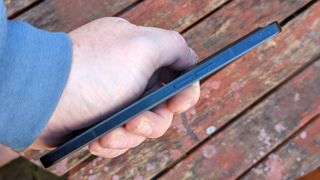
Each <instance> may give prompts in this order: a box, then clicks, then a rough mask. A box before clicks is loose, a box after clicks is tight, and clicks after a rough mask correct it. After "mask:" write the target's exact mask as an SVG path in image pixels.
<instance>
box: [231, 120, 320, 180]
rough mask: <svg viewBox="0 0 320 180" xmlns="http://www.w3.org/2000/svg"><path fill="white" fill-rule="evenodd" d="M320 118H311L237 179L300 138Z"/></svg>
mask: <svg viewBox="0 0 320 180" xmlns="http://www.w3.org/2000/svg"><path fill="white" fill-rule="evenodd" d="M319 117H320V114H317V115H315V116H313V117H311V120H310V121H308V122H307V123H306V124H304V125H303V126H301V127H300V128H299V129H297V130H296V131H295V132H292V133H291V134H290V135H289V136H288V137H287V138H286V139H284V141H283V142H281V143H279V144H278V145H277V146H275V147H274V148H273V149H271V151H269V152H268V153H266V154H265V155H264V156H263V157H262V158H261V159H259V160H258V161H257V162H256V163H254V164H252V165H251V166H250V167H249V168H248V169H246V170H245V171H244V172H242V173H241V174H240V175H239V176H238V177H237V178H236V179H241V178H243V177H245V176H246V175H247V174H248V173H249V172H250V170H251V169H252V168H254V167H256V166H257V165H259V164H260V163H262V162H263V161H265V160H266V159H268V157H269V156H270V155H271V154H272V153H273V152H274V151H277V150H279V149H281V147H283V146H284V145H285V144H287V143H288V142H290V140H292V139H293V138H294V137H296V136H298V134H300V133H301V132H302V131H303V130H304V129H306V128H307V127H308V126H309V125H310V124H312V123H313V122H314V121H316V120H317V119H318V118H319Z"/></svg>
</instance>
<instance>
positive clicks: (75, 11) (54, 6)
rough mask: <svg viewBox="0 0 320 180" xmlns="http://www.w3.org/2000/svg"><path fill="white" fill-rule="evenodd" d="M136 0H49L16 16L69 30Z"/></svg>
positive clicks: (53, 28)
mask: <svg viewBox="0 0 320 180" xmlns="http://www.w3.org/2000/svg"><path fill="white" fill-rule="evenodd" d="M136 1H137V0H108V1H106V0H94V1H85V0H50V1H45V2H43V3H41V4H40V5H38V6H36V7H35V8H33V9H31V10H30V11H27V12H26V13H24V14H22V15H21V16H19V17H18V19H20V20H24V21H27V22H29V23H31V24H32V25H34V26H36V27H39V28H42V29H46V30H50V31H64V32H69V31H71V30H73V29H75V28H77V27H79V26H81V25H83V24H85V23H88V22H90V21H92V20H94V19H97V18H100V17H105V16H113V15H115V14H116V13H118V12H119V11H121V10H122V9H124V8H126V7H128V6H129V5H131V4H132V3H134V2H136Z"/></svg>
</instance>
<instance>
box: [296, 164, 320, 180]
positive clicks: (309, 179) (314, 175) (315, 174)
mask: <svg viewBox="0 0 320 180" xmlns="http://www.w3.org/2000/svg"><path fill="white" fill-rule="evenodd" d="M314 179H320V167H318V169H316V170H314V171H312V172H311V173H309V174H307V175H305V176H303V177H301V178H299V180H314Z"/></svg>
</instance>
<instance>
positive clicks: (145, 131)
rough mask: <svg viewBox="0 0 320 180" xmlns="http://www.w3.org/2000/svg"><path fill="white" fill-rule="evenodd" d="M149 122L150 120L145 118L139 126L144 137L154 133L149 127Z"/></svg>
mask: <svg viewBox="0 0 320 180" xmlns="http://www.w3.org/2000/svg"><path fill="white" fill-rule="evenodd" d="M148 121H149V120H148V119H147V118H145V117H143V118H142V119H141V121H140V123H139V124H138V126H137V129H138V131H139V132H140V133H142V134H143V135H149V134H151V133H152V128H151V126H150V125H149V123H148Z"/></svg>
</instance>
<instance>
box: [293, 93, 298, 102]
mask: <svg viewBox="0 0 320 180" xmlns="http://www.w3.org/2000/svg"><path fill="white" fill-rule="evenodd" d="M293 100H294V102H298V101H300V94H299V93H296V94H295V95H294V98H293Z"/></svg>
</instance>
